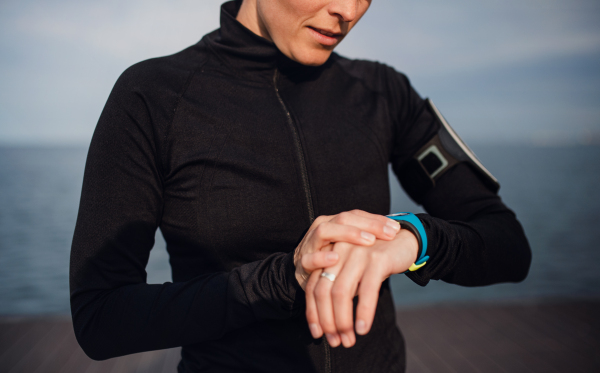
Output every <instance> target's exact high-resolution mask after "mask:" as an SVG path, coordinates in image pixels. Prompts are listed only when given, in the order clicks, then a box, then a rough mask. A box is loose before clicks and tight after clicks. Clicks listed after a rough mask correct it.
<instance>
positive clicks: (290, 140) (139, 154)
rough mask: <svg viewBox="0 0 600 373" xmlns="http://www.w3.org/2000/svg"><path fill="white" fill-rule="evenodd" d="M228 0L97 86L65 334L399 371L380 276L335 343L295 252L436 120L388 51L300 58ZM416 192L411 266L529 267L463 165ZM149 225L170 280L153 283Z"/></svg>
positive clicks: (103, 349) (381, 201) (523, 270)
mask: <svg viewBox="0 0 600 373" xmlns="http://www.w3.org/2000/svg"><path fill="white" fill-rule="evenodd" d="M238 8H239V3H233V2H232V3H227V4H224V6H223V8H222V14H221V28H220V29H219V30H216V31H214V32H212V33H210V34H208V35H206V36H205V37H204V38H203V39H202V40H201V41H200V42H199V43H198V44H196V45H194V46H192V47H190V48H188V49H186V50H184V51H182V52H180V53H177V54H175V55H172V56H168V57H163V58H158V59H152V60H148V61H144V62H141V63H139V64H137V65H135V66H133V67H131V68H129V69H128V70H127V71H126V72H125V73H124V74H123V75H122V76H121V77H120V78H119V80H118V82H117V83H116V85H115V87H114V89H113V91H112V93H111V95H110V97H109V99H108V102H107V104H106V107H105V108H104V111H103V112H102V115H101V117H100V120H99V122H98V126H97V128H96V130H95V132H94V136H93V139H92V143H91V146H90V149H89V154H88V159H87V164H86V169H85V177H84V184H83V190H82V196H81V205H80V210H79V216H78V219H77V226H76V229H75V235H74V238H73V246H72V253H71V270H70V276H71V277H70V286H71V309H72V315H73V322H74V328H75V333H76V336H77V339H78V341H79V343H80V344H81V346H82V347H83V349H84V351H85V352H86V353H87V354H88V355H89V356H90V357H92V358H94V359H107V358H111V357H115V356H120V355H125V354H131V353H135V352H140V351H148V350H156V349H164V348H169V347H175V346H183V350H182V357H183V359H182V362H181V363H180V365H179V370H180V371H181V372H205V371H206V372H208V371H210V372H249V371H253V372H258V371H260V372H363V371H364V372H367V371H368V372H371V371H377V372H402V371H404V369H405V368H404V367H405V352H404V345H403V340H402V337H401V334H400V332H399V330H398V328H397V327H396V324H395V319H394V306H393V303H392V298H391V295H390V289H389V282H388V281H385V282H384V284H383V286H382V289H381V293H380V298H379V304H378V308H377V314H376V318H375V323H374V325H373V328H372V330H371V332H370V333H369V334H368V335H366V336H363V337H360V336H359V337H358V341H357V344H356V346H355V347H352V348H350V349H345V348H342V347H340V348H336V349H332V348H330V347H329V346H328V345H327V344H326V342H324V341H323V340H313V338H312V337H311V335H310V333H309V331H308V327H307V323H306V319H305V316H304V293H303V291H302V289H301V288H300V287H299V286H298V284H297V282H296V280H295V277H294V265H293V261H292V253H293V251H294V249H295V247H296V246H297V244H298V243H299V241H300V240H301V238H302V237H303V235H304V233H305V232H306V230H307V228H308V227H309V225H310V224H311V222H312V221H313V219H314V218H315V217H316V216H319V215H324V214H326V215H330V214H336V213H339V212H342V211H347V210H351V209H362V210H366V211H369V212H372V213H377V214H387V213H389V206H390V197H389V186H388V172H387V171H388V164H389V163H390V162H391V164H392V165H393V168H394V170H395V172H396V173H397V174H398V173H402V168H403V166H404V165H405V163H406V161H407V160H408V159H409V158H410V157H411V156H412V155H413V154H414V153H415V151H416V150H417V149H418V148H419V147H420V146H421V145H423V144H424V143H425V142H427V140H428V139H429V138H430V137H431V136H432V135H433V134H434V133H435V132H436V130H437V126H438V124H437V122H436V121H435V120H434V118H433V117H432V115H431V114H430V113H429V111H427V110H426V106H425V103H424V101H423V100H422V99H421V97H419V95H418V94H417V93H416V92H415V91H414V90H413V89H412V88H411V86H410V84H409V82H408V80H407V78H406V77H405V76H404V75H402V74H400V73H398V72H396V71H394V70H393V69H392V68H390V67H387V66H385V65H382V64H379V63H375V62H368V61H353V60H348V59H345V58H342V57H340V56H338V55H336V54H333V55H332V56H331V58H330V59H329V60H328V61H327V62H326V63H325V64H324V65H323V66H320V67H306V66H302V65H299V64H296V63H294V62H292V61H290V60H289V59H287V58H286V57H284V56H283V55H282V54H281V53H280V52H279V51H278V50H277V49H276V47H275V46H274V44H272V43H270V42H268V41H266V40H265V39H262V38H260V37H259V36H257V35H255V34H253V33H252V32H250V31H249V30H247V29H246V28H244V27H243V26H242V25H241V24H239V23H238V22H237V21H236V20H235V15H236V14H237V10H238ZM418 202H420V203H422V204H423V205H424V207H425V209H426V210H427V211H428V212H429V213H430V215H420V218H421V220H422V221H423V224H424V225H425V227H426V231H427V235H428V240H429V249H428V254H429V255H430V257H431V259H430V260H429V262H428V263H427V265H426V266H425V267H423V268H422V269H420V270H419V271H417V272H414V273H412V274H410V275H409V276H410V277H411V279H413V280H414V281H415V282H417V283H418V284H421V285H425V284H426V283H427V282H428V281H429V280H430V279H443V280H445V281H448V282H452V283H457V284H461V285H467V286H475V285H486V284H491V283H496V282H501V281H520V280H522V279H523V278H524V277H525V276H526V274H527V270H528V267H529V261H530V251H529V247H528V244H527V241H526V238H525V236H524V233H523V231H522V229H521V226H520V225H519V223H518V222H517V220H516V219H515V216H514V214H513V213H512V212H511V211H510V210H509V209H507V208H506V207H505V206H504V205H503V204H502V202H501V201H500V198H499V197H498V196H497V195H496V194H495V193H493V192H491V191H489V190H488V189H486V187H485V186H484V184H483V183H482V182H481V181H480V180H479V179H478V176H476V174H475V173H474V172H473V171H472V170H471V169H469V167H468V166H466V165H458V166H456V167H455V168H453V169H452V170H450V171H448V172H447V173H446V174H445V175H444V176H443V177H442V179H440V181H439V183H438V185H437V186H436V188H434V189H433V190H431V191H430V192H428V193H427V194H426V195H425V196H424V198H423V199H422V200H420V201H418ZM159 227H160V229H161V231H162V233H163V235H164V237H165V240H166V242H167V250H168V252H169V255H170V263H171V267H172V270H173V283H166V284H162V285H148V284H146V272H145V266H146V264H147V261H148V256H149V253H150V250H151V248H152V246H153V244H154V234H155V231H156V229H157V228H159ZM424 337H425V338H426V336H424Z"/></svg>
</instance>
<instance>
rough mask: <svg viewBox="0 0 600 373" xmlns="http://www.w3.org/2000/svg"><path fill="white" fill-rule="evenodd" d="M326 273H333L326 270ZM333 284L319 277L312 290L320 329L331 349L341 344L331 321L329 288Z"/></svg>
mask: <svg viewBox="0 0 600 373" xmlns="http://www.w3.org/2000/svg"><path fill="white" fill-rule="evenodd" d="M327 272H328V273H333V272H332V271H331V270H327ZM332 286H333V282H331V281H330V280H329V279H327V278H325V277H319V281H318V282H317V284H316V286H315V290H314V296H315V303H316V306H317V313H318V317H319V323H320V325H321V329H322V330H323V332H324V333H325V336H326V337H327V341H328V342H329V344H330V345H331V347H337V346H339V345H340V343H341V338H340V336H339V335H338V333H337V328H336V326H335V322H334V319H333V305H332V302H331V288H332Z"/></svg>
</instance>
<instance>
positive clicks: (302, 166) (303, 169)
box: [273, 69, 315, 224]
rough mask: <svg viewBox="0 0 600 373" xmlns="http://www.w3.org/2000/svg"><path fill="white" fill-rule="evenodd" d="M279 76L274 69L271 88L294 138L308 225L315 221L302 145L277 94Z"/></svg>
mask: <svg viewBox="0 0 600 373" xmlns="http://www.w3.org/2000/svg"><path fill="white" fill-rule="evenodd" d="M278 76H279V70H277V69H275V74H274V75H273V86H274V87H275V94H276V95H277V99H278V100H279V103H280V104H281V106H282V107H283V111H284V112H285V115H286V117H287V122H288V125H289V126H290V129H291V130H292V135H293V136H294V145H295V147H296V155H297V156H298V161H299V162H300V176H301V177H302V186H303V187H304V195H305V197H306V206H307V207H308V218H309V220H310V223H311V224H312V222H313V221H314V220H315V210H314V208H313V202H312V195H311V194H310V184H309V183H308V171H306V160H305V159H304V152H303V151H302V143H300V135H299V134H298V128H297V127H296V124H295V123H294V120H293V119H292V115H291V114H290V112H289V110H288V109H287V106H285V103H284V102H283V99H282V98H281V95H280V94H279V88H277V77H278Z"/></svg>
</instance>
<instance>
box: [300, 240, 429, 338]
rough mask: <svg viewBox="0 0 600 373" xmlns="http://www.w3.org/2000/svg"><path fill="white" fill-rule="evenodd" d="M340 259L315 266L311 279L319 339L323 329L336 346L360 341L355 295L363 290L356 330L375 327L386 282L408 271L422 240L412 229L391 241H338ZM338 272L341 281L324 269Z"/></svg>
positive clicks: (309, 295)
mask: <svg viewBox="0 0 600 373" xmlns="http://www.w3.org/2000/svg"><path fill="white" fill-rule="evenodd" d="M330 247H331V249H332V250H333V251H335V252H337V253H338V254H339V258H340V259H339V261H338V262H337V263H336V264H335V265H334V266H333V267H330V268H325V269H323V270H317V271H314V272H313V273H312V274H311V276H310V278H309V280H308V283H307V284H306V319H307V321H308V325H309V328H310V331H311V334H312V336H313V337H314V338H320V337H321V336H322V335H323V333H325V335H326V337H327V341H328V342H329V344H330V345H331V346H332V347H337V346H339V345H340V343H341V344H343V345H344V347H352V346H353V345H354V344H355V343H356V336H355V334H354V322H353V317H352V314H353V302H352V300H353V298H354V297H355V295H358V306H357V308H356V332H357V333H358V334H360V335H364V334H367V333H368V332H369V330H370V329H371V325H372V323H373V319H374V317H375V310H376V308H377V301H378V298H379V289H380V288H381V283H382V282H383V281H384V280H385V279H386V278H388V277H389V276H390V275H393V274H396V273H402V272H404V271H406V270H407V269H408V268H409V267H410V266H411V265H412V264H413V263H414V262H415V261H416V259H417V254H418V249H419V243H418V241H417V238H416V237H415V236H414V235H413V234H412V233H411V232H410V231H409V230H406V229H401V230H400V232H398V234H397V235H396V237H395V238H394V239H393V240H391V241H383V240H377V241H376V242H375V244H374V245H372V246H368V247H366V246H359V245H353V244H349V243H346V242H337V243H335V244H334V245H332V246H330ZM323 271H325V272H327V273H330V274H333V275H335V276H336V278H335V281H331V280H330V279H328V278H326V277H321V273H322V272H323Z"/></svg>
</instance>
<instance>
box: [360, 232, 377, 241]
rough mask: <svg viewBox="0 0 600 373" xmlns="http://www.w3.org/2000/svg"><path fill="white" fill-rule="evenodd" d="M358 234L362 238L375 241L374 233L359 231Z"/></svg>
mask: <svg viewBox="0 0 600 373" xmlns="http://www.w3.org/2000/svg"><path fill="white" fill-rule="evenodd" d="M360 235H361V237H362V238H364V239H365V240H367V241H369V242H372V241H375V235H373V234H371V233H369V232H360Z"/></svg>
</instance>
